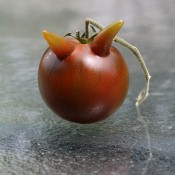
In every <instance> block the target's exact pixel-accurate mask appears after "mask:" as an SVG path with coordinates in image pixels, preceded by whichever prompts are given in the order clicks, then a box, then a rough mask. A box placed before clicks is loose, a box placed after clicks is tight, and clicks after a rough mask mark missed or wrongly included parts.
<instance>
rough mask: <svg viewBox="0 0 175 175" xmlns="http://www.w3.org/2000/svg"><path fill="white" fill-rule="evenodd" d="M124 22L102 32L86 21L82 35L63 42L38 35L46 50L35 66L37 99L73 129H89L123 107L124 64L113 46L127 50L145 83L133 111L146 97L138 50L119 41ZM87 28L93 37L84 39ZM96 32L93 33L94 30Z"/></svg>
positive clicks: (126, 79) (125, 89)
mask: <svg viewBox="0 0 175 175" xmlns="http://www.w3.org/2000/svg"><path fill="white" fill-rule="evenodd" d="M123 23H124V21H123V20H120V21H117V22H114V23H112V24H111V25H109V26H107V27H106V28H102V27H101V25H99V24H98V23H96V22H95V21H93V20H91V19H89V18H87V19H86V20H85V33H84V34H83V35H82V36H80V32H79V31H77V32H76V35H73V34H71V33H69V34H67V35H66V36H65V37H62V36H59V35H56V34H54V33H51V32H48V31H43V36H44V38H45V40H46V41H47V43H48V45H49V48H48V49H47V50H46V51H45V53H44V55H43V56H42V59H41V61H40V65H39V70H38V84H39V90H40V93H41V96H42V97H43V99H44V101H45V102H46V104H47V105H48V106H49V107H50V109H51V110H52V111H53V112H55V113H56V114H57V115H58V116H60V117H62V118H64V119H66V120H69V121H72V122H76V123H82V124H86V123H94V122H98V121H101V120H104V119H106V118H107V117H109V116H110V115H111V114H112V113H113V112H115V111H116V110H117V109H118V108H119V107H120V105H121V104H122V103H123V101H124V99H125V97H126V95H127V92H128V86H129V73H128V68H127V65H126V62H125V60H124V58H123V57H122V55H121V53H120V52H119V51H118V49H117V48H115V47H113V46H112V43H113V41H116V42H118V43H120V44H122V45H123V46H125V47H127V48H129V49H130V50H131V51H132V52H133V53H134V54H135V55H136V57H137V58H138V60H139V62H140V63H141V66H142V68H143V71H144V74H145V78H146V82H147V84H146V88H145V90H143V91H142V92H141V93H140V94H139V96H138V98H137V102H136V105H139V104H140V103H142V102H143V101H144V100H145V99H146V98H147V96H148V92H149V80H150V75H149V72H148V70H147V68H146V65H145V63H144V61H143V58H142V56H141V54H140V52H139V51H138V49H137V48H136V47H134V46H132V45H131V44H129V43H128V42H126V41H125V40H123V39H121V38H118V37H116V38H115V36H116V34H117V33H118V32H119V30H120V29H121V27H122V25H123ZM89 25H90V26H91V28H92V31H93V32H94V34H93V35H92V36H90V37H89ZM95 28H97V29H99V30H100V31H99V32H96V29H95Z"/></svg>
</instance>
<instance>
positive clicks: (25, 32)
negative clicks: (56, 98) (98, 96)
mask: <svg viewBox="0 0 175 175" xmlns="http://www.w3.org/2000/svg"><path fill="white" fill-rule="evenodd" d="M174 16H175V1H174V0H166V1H163V0H147V1H145V0H132V1H131V0H107V1H102V0H94V1H89V0H84V1H83V0H74V1H69V0H52V1H49V0H45V1H42V0H30V1H25V0H0V174H2V175H19V174H20V175H38V174H40V175H48V174H49V175H144V174H146V175H162V174H164V175H174V174H175V108H174V106H175V91H174V90H175V69H174V66H175V59H174V55H175V48H174V46H175V32H174V28H175V20H174ZM86 17H90V18H93V19H95V20H96V21H98V22H100V23H101V24H102V25H103V26H105V25H108V24H109V23H111V22H113V21H115V20H119V19H124V20H125V25H124V27H123V29H122V30H121V31H120V33H119V36H120V37H122V38H124V39H126V40H127V41H129V42H130V43H132V44H134V45H136V46H138V48H139V49H140V51H141V53H142V55H143V56H144V58H145V61H146V63H147V66H148V68H149V70H150V73H151V75H152V80H151V89H150V97H149V99H148V100H147V101H146V102H145V103H144V104H142V105H141V107H140V109H139V110H140V111H137V109H136V107H135V105H134V103H135V98H136V96H137V94H138V92H139V91H140V90H141V89H142V88H143V87H144V86H145V84H144V83H145V81H144V77H143V73H142V70H141V67H140V65H139V63H138V61H137V60H136V59H135V56H134V55H133V54H132V53H131V52H130V51H129V50H128V49H126V48H123V47H122V46H120V45H118V44H115V46H116V47H118V48H119V50H120V51H121V53H122V54H123V56H124V57H125V58H126V62H127V64H128V66H129V71H130V88H129V93H128V96H127V98H126V100H125V102H124V104H123V105H122V107H121V108H120V109H119V110H118V111H116V113H114V114H113V116H111V117H110V118H109V119H107V120H105V121H103V122H100V123H97V124H92V125H80V124H74V123H70V122H68V121H65V120H62V119H60V118H59V117H57V116H56V115H55V114H53V113H52V111H50V110H49V109H48V108H47V106H46V105H45V104H44V102H43V100H42V99H41V97H40V94H39V90H38V84H37V70H38V64H39V61H40V58H41V56H42V54H43V52H44V50H45V49H46V47H47V44H46V42H45V41H44V39H43V38H42V35H41V31H42V30H44V29H47V30H50V31H53V32H55V33H58V34H60V35H64V34H66V33H68V32H74V31H76V30H77V29H80V30H81V31H83V29H84V19H85V18H86ZM144 121H145V122H144ZM150 151H151V152H152V157H151V156H150Z"/></svg>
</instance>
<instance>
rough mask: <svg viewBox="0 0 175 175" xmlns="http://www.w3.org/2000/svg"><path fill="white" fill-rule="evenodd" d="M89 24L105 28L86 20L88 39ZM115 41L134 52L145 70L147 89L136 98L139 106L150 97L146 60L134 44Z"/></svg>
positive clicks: (121, 40)
mask: <svg viewBox="0 0 175 175" xmlns="http://www.w3.org/2000/svg"><path fill="white" fill-rule="evenodd" d="M89 24H91V25H93V26H95V27H96V28H98V29H99V30H102V29H103V27H102V26H101V25H100V24H98V23H97V22H96V21H94V20H92V19H90V18H87V19H86V20H85V37H87V38H88V37H89ZM114 41H115V42H117V43H119V44H121V45H122V46H125V47H126V48H128V49H130V50H131V51H132V52H133V54H134V55H135V56H136V58H137V60H138V61H139V63H140V65H141V67H142V70H143V73H144V76H145V80H146V86H145V89H143V90H142V91H141V92H140V93H139V95H138V97H137V98H136V106H139V105H140V104H141V103H142V102H143V101H145V100H146V98H147V97H148V96H149V87H150V79H151V75H150V73H149V71H148V69H147V67H146V64H145V61H144V59H143V57H142V55H141V54H140V51H139V50H138V48H137V47H135V46H133V45H132V44H130V43H128V42H127V41H125V40H124V39H122V38H119V37H115V38H114Z"/></svg>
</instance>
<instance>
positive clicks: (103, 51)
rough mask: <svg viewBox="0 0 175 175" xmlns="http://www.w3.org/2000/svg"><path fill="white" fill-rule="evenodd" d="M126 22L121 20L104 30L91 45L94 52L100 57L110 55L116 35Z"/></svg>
mask: <svg viewBox="0 0 175 175" xmlns="http://www.w3.org/2000/svg"><path fill="white" fill-rule="evenodd" d="M123 24H124V21H123V20H120V21H117V22H114V23H113V24H111V25H109V26H108V27H106V28H104V29H103V30H102V31H101V32H100V33H99V34H98V35H97V36H96V37H95V39H94V41H93V42H92V44H91V49H92V51H93V52H94V53H95V54H97V55H98V56H102V57H104V56H107V55H108V54H109V50H110V47H111V45H112V41H113V39H114V37H115V35H116V34H117V33H118V32H119V30H120V29H121V27H122V26H123Z"/></svg>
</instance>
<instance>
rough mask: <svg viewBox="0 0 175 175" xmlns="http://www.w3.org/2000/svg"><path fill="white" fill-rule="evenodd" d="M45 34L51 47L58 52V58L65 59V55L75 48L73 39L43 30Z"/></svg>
mask: <svg viewBox="0 0 175 175" xmlns="http://www.w3.org/2000/svg"><path fill="white" fill-rule="evenodd" d="M43 36H44V38H45V40H46V41H47V43H48V45H49V47H50V49H51V50H52V51H53V52H54V53H55V54H56V56H57V57H58V59H60V60H63V59H64V58H65V56H68V55H70V54H71V53H72V51H73V50H74V45H73V43H72V41H69V40H67V39H65V38H64V37H61V36H59V35H56V34H54V33H51V32H48V31H43Z"/></svg>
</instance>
